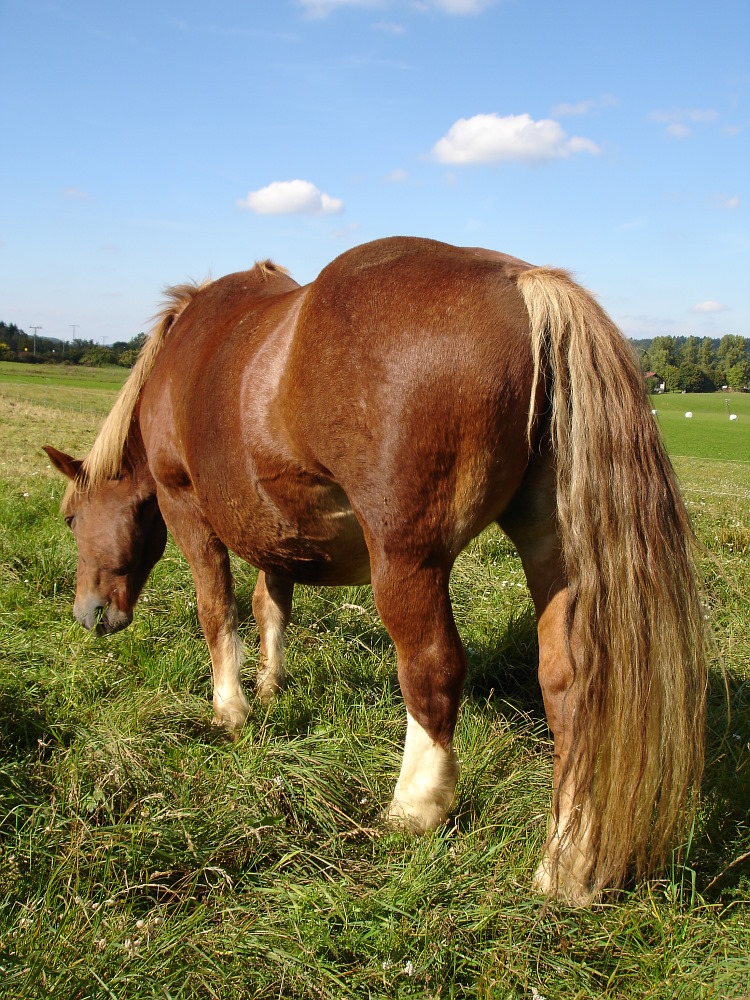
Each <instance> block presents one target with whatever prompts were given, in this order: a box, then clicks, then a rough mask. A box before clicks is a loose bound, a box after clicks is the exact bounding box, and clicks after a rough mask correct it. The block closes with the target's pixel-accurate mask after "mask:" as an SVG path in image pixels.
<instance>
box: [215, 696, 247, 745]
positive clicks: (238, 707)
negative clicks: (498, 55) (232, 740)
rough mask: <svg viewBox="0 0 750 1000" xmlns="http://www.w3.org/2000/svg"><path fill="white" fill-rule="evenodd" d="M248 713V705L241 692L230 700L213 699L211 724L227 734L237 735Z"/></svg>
mask: <svg viewBox="0 0 750 1000" xmlns="http://www.w3.org/2000/svg"><path fill="white" fill-rule="evenodd" d="M249 713H250V705H249V704H248V701H247V698H246V697H245V695H244V693H243V692H242V691H240V693H239V694H236V695H234V697H232V698H224V699H222V700H221V701H219V700H218V699H217V698H214V717H213V720H212V721H213V724H214V725H215V726H222V727H223V728H224V729H226V730H227V731H228V732H229V733H233V734H236V733H239V731H240V730H241V729H242V727H243V726H244V725H245V721H246V720H247V717H248V715H249Z"/></svg>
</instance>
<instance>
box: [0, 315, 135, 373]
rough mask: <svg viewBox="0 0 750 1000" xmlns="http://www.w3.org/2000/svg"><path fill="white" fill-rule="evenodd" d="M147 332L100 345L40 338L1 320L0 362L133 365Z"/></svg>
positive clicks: (95, 365)
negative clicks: (129, 338) (126, 339)
mask: <svg viewBox="0 0 750 1000" xmlns="http://www.w3.org/2000/svg"><path fill="white" fill-rule="evenodd" d="M146 339H147V336H146V334H145V333H139V334H138V335H137V336H136V337H133V338H132V339H131V340H128V341H125V340H118V341H117V342H116V343H114V344H107V345H106V346H104V345H103V344H97V343H96V341H94V340H82V339H80V338H78V337H76V338H75V339H74V340H58V339H57V338H55V337H41V336H39V335H37V336H36V337H35V336H34V335H33V334H31V333H26V331H25V330H21V329H19V328H18V327H17V326H16V325H15V323H0V361H26V362H29V363H30V364H68V365H86V366H87V367H91V368H101V367H102V365H123V366H124V367H125V368H130V367H132V365H133V364H134V363H135V359H136V358H137V357H138V352H139V351H140V349H141V347H143V345H144V343H145V342H146Z"/></svg>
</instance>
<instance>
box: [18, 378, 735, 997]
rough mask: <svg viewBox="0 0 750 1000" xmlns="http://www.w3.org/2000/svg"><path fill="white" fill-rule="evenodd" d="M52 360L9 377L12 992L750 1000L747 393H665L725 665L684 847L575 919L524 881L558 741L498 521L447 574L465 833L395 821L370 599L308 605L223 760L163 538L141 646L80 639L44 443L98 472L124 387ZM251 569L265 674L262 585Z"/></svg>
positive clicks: (390, 712) (392, 766)
mask: <svg viewBox="0 0 750 1000" xmlns="http://www.w3.org/2000/svg"><path fill="white" fill-rule="evenodd" d="M8 368H11V369H12V370H11V371H7V369H8ZM22 369H23V370H22ZM37 371H38V369H33V371H32V372H29V371H28V370H26V366H16V365H13V366H10V365H9V366H2V368H0V431H1V432H2V441H3V448H2V453H1V454H0V510H1V511H2V516H1V517H0V545H1V546H2V551H1V555H0V595H1V597H0V644H1V645H0V653H1V654H2V668H0V975H1V976H2V979H1V980H0V994H2V995H3V996H7V997H9V998H14V1000H15V998H18V1000H31V998H37V997H47V996H49V997H54V998H60V1000H74V998H75V1000H84V998H86V1000H88V998H97V1000H98V998H102V1000H103V998H117V1000H126V998H152V997H153V998H157V997H158V998H165V997H166V998H196V1000H197V998H210V997H215V998H222V1000H223V998H251V997H252V998H266V997H267V998H269V1000H270V998H278V997H300V998H301V997H315V998H317V997H320V998H340V997H352V998H361V997H373V998H375V997H377V998H381V997H382V998H386V997H410V996H413V997H430V998H437V997H440V998H453V997H466V998H483V1000H484V998H530V1000H531V998H535V1000H541V998H545V1000H555V998H563V997H564V998H584V997H585V998H588V997H604V996H606V997H634V998H635V997H639V998H640V997H649V998H655V997H659V998H662V997H663V998H672V997H685V998H694V997H695V998H698V997H706V998H708V997H717V998H718V997H722V998H723V997H727V998H740V997H747V996H748V995H750V903H749V901H748V900H749V896H750V815H749V812H750V455H749V454H748V435H749V434H750V409H748V406H747V402H748V401H750V397H730V399H731V402H732V405H733V408H734V406H735V405H736V407H737V409H736V410H735V411H734V412H737V413H738V417H739V419H738V420H737V421H733V422H732V426H731V427H729V423H730V422H729V421H728V419H726V417H725V416H724V417H722V408H724V407H725V404H724V397H721V396H716V397H677V396H675V397H668V396H663V397H658V398H657V402H656V404H655V405H656V408H657V409H658V410H659V411H660V412H659V419H660V422H661V424H662V427H663V429H664V434H665V437H666V440H667V441H668V443H669V446H670V448H671V450H672V454H673V455H674V460H675V466H676V469H677V471H678V474H679V476H680V479H681V482H682V484H683V489H684V493H685V497H686V500H687V503H688V506H689V508H690V511H691V514H692V516H693V519H694V523H695V526H696V530H697V533H698V535H699V538H700V541H701V542H702V543H703V546H704V556H703V560H702V563H703V572H704V577H705V585H706V604H707V612H708V613H709V614H710V616H711V620H712V624H713V628H714V631H715V635H716V644H717V651H718V654H720V656H721V657H722V659H723V664H724V670H725V677H726V686H725V681H724V679H723V677H722V673H721V671H720V669H719V667H718V665H717V664H714V667H713V670H712V680H711V692H710V710H709V751H708V762H707V773H706V779H705V783H704V789H703V798H702V804H701V807H700V810H699V813H698V816H697V819H696V823H695V828H694V831H693V834H692V838H691V841H690V843H689V845H683V848H682V850H681V851H680V852H678V853H676V855H675V859H674V861H673V863H672V864H671V865H669V866H668V868H667V871H666V872H665V873H664V876H663V878H661V879H660V880H657V881H652V882H642V883H638V884H630V885H628V886H626V888H625V889H623V890H619V891H613V892H608V893H606V894H605V896H604V898H603V899H602V901H601V902H599V903H597V904H596V905H595V906H593V907H592V908H590V909H587V910H575V909H570V908H568V907H566V906H564V905H561V904H559V903H549V902H548V903H545V902H544V901H543V900H540V899H539V898H538V897H536V896H534V895H533V894H532V893H531V892H530V884H531V877H532V874H533V871H534V867H535V864H536V861H537V859H538V856H539V853H540V851H541V849H542V845H543V840H544V816H545V814H546V811H547V809H548V807H549V802H550V782H551V768H552V760H551V743H550V739H549V734H548V730H547V727H546V723H545V720H544V714H543V708H542V704H541V697H540V694H539V690H538V686H537V684H536V677H535V672H536V639H535V627H534V618H533V612H532V608H531V604H530V601H529V598H528V595H527V592H526V589H525V585H524V578H523V572H522V570H521V566H520V563H519V561H518V558H517V556H516V554H515V552H514V550H513V548H512V546H511V545H510V544H509V543H508V541H507V540H506V539H504V538H503V536H501V535H500V534H499V533H498V532H496V531H488V532H486V533H485V534H484V535H482V536H481V537H480V538H479V539H478V540H477V541H476V542H475V543H474V544H473V545H472V546H471V548H470V549H469V551H467V552H466V553H465V554H464V555H463V556H462V557H461V559H460V560H459V562H458V564H457V566H456V570H455V572H454V576H453V581H452V596H453V601H454V606H455V613H456V620H457V624H458V627H459V630H460V632H461V635H462V638H463V640H464V643H465V645H466V648H467V651H468V658H469V668H470V670H469V677H468V680H467V685H466V691H465V698H464V703H463V707H462V712H461V717H460V721H459V726H458V729H457V733H456V743H457V750H458V753H459V757H460V761H461V769H462V770H461V779H460V783H459V787H458V793H457V799H456V803H455V808H454V813H453V818H452V821H451V822H450V824H449V825H448V826H447V827H446V828H445V829H443V830H440V831H438V832H437V833H434V834H431V835H428V836H426V837H423V838H414V837H411V836H408V835H406V834H403V833H395V832H392V831H389V830H387V829H386V828H384V827H383V826H382V825H381V823H380V821H379V813H380V810H381V809H382V808H383V807H384V806H385V805H386V804H387V803H388V801H389V798H390V794H391V792H392V788H393V785H394V783H395V780H396V777H397V774H398V768H399V764H400V757H401V750H402V744H403V737H404V733H405V714H404V708H403V703H402V701H401V698H400V694H399V690H398V684H397V681H396V663H395V655H394V652H393V648H392V645H391V643H390V640H389V638H388V636H387V634H386V633H385V631H384V629H383V627H382V625H381V624H380V621H379V619H378V617H377V614H376V612H375V608H374V605H373V601H372V596H371V593H370V591H369V589H368V588H350V589H344V590H333V589H325V588H323V589H321V588H298V589H297V592H296V594H295V605H294V611H293V618H292V624H291V625H290V628H289V634H288V661H287V662H288V673H289V677H290V689H289V691H288V692H286V693H285V694H284V695H283V696H282V697H281V698H279V699H278V700H277V701H276V702H275V703H274V704H273V705H272V706H271V707H270V708H269V709H267V710H266V709H263V708H262V707H261V706H260V705H259V704H253V707H252V711H251V715H250V718H249V720H248V724H247V726H246V728H245V730H244V731H243V733H242V736H241V738H240V739H239V740H238V741H237V742H234V743H233V742H230V741H228V740H227V739H225V738H224V737H223V736H222V734H221V733H219V732H218V731H217V730H216V729H215V728H214V727H212V726H211V725H210V717H211V710H210V704H209V697H210V684H209V668H208V654H207V650H206V647H205V644H204V642H203V639H202V636H201V633H200V629H199V626H198V622H197V617H196V611H195V594H194V590H193V585H192V581H191V578H190V573H189V570H188V568H187V565H186V564H185V561H184V560H183V558H182V556H181V555H180V553H179V552H178V551H177V549H176V548H175V547H174V545H173V544H172V543H171V542H170V544H169V546H168V549H167V552H166V555H165V558H164V559H163V560H162V561H161V562H160V563H159V564H158V566H157V567H156V570H155V571H154V574H153V577H152V579H151V581H150V583H149V585H148V586H147V588H146V591H145V592H144V597H143V599H142V601H141V603H139V606H138V608H137V609H136V615H135V619H134V623H133V625H132V626H131V627H130V628H129V629H127V630H126V631H124V632H121V633H119V634H118V635H115V636H111V637H109V638H107V639H96V638H94V637H92V636H90V635H89V634H87V633H85V632H84V631H83V630H82V629H81V628H80V627H79V626H78V625H77V624H76V623H75V621H74V619H73V617H72V613H71V607H72V602H73V596H74V590H75V568H76V553H75V543H74V540H73V538H72V536H71V535H70V533H69V532H67V530H66V528H65V526H64V524H63V523H62V521H61V519H60V517H59V513H58V505H59V501H60V497H61V494H62V490H63V487H64V484H63V482H62V481H61V480H60V478H59V477H57V476H56V475H53V472H52V470H51V469H50V468H49V464H48V462H47V458H46V455H44V453H43V452H42V451H41V450H40V448H41V445H42V444H47V443H51V444H55V445H56V446H58V447H60V448H63V449H65V450H69V451H72V452H74V453H76V454H83V453H84V452H85V450H86V449H87V448H88V446H89V445H90V444H91V442H92V441H93V438H94V436H95V434H96V431H97V429H98V426H99V424H100V423H101V420H102V417H103V415H104V413H106V411H107V409H108V407H109V405H111V402H112V399H113V395H114V391H115V388H116V385H115V384H114V383H117V377H116V376H119V372H109V373H107V372H104V373H102V372H92V373H87V374H86V375H84V382H85V384H83V385H78V384H75V385H73V384H72V383H71V382H70V381H67V380H68V379H70V378H72V376H71V375H70V374H69V371H70V370H56V371H55V372H53V373H50V370H49V369H47V370H46V371H45V372H44V373H43V374H41V375H37ZM125 374H126V373H125V372H124V371H123V373H122V376H121V377H124V375H125ZM80 376H81V373H80V372H79V371H77V370H76V377H77V378H80ZM108 376H109V377H110V378H111V379H112V382H113V384H112V385H107V384H106V381H107V377H108ZM121 377H120V378H121ZM58 379H59V380H58ZM687 409H692V411H693V413H694V417H693V421H692V422H690V421H685V418H684V416H681V414H684V412H685V410H687ZM724 420H726V425H727V426H726V427H725V426H724ZM681 421H682V422H681ZM683 422H684V423H683ZM686 424H690V426H689V427H686V426H685V425H686ZM666 555H667V556H668V554H666ZM235 570H236V581H237V596H238V604H239V608H240V615H241V619H242V623H243V624H242V630H243V637H244V641H245V643H246V646H247V648H248V653H249V656H248V664H247V681H248V683H251V682H252V677H253V675H254V661H255V658H256V656H257V652H258V641H257V635H256V632H255V629H254V624H253V620H252V614H251V610H250V602H251V594H252V587H253V584H254V581H255V575H256V574H255V571H254V570H252V569H251V568H250V567H248V566H246V565H244V564H242V563H239V562H236V563H235Z"/></svg>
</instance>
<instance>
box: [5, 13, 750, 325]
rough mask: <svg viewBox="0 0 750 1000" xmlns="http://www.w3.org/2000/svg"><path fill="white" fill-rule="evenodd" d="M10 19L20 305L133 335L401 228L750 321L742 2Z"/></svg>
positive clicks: (16, 305) (615, 293)
mask: <svg viewBox="0 0 750 1000" xmlns="http://www.w3.org/2000/svg"><path fill="white" fill-rule="evenodd" d="M0 37H2V39H3V55H2V60H1V68H0V130H1V131H0V135H1V136H2V147H3V155H2V168H1V171H2V172H1V174H0V320H4V321H5V322H13V323H17V324H18V325H19V326H20V327H22V328H25V329H29V327H30V325H31V324H38V325H40V326H41V327H42V328H43V334H44V335H46V336H56V337H63V338H70V337H72V336H73V334H74V332H75V334H76V335H77V336H79V337H84V338H87V339H88V338H92V339H96V340H105V341H107V342H112V341H114V340H128V339H130V337H132V336H134V335H135V334H136V333H138V332H139V331H141V330H143V329H146V328H147V326H148V320H149V317H150V316H151V315H153V313H154V312H155V310H156V308H157V306H158V303H159V301H160V297H161V291H162V289H163V288H164V287H165V286H166V285H169V284H174V283H178V282H181V281H183V280H185V279H186V278H188V277H193V278H203V277H205V276H206V275H207V274H208V273H209V272H210V273H211V274H212V275H213V276H214V277H218V276H219V275H221V274H224V273H227V272H229V271H235V270H241V269H243V268H246V267H249V266H251V265H252V263H253V262H254V261H255V260H257V259H262V258H265V257H272V258H274V259H275V260H277V261H278V262H279V263H281V264H284V265H285V266H287V267H288V268H290V269H291V271H292V274H293V275H294V277H295V278H296V279H297V280H298V281H300V282H306V281H310V280H312V279H313V278H314V277H315V275H316V274H317V273H318V271H319V270H320V269H321V268H322V267H323V266H324V265H325V264H326V263H327V262H328V261H329V260H331V259H332V258H333V257H335V256H336V255H337V254H339V253H341V252H343V251H344V250H346V249H347V248H348V247H350V246H354V245H356V244H358V243H363V242H365V241H367V240H371V239H376V238H378V237H381V236H386V235H394V234H413V235H420V236H430V237H433V238H436V239H440V240H445V241H447V242H451V243H458V244H464V245H472V246H477V245H481V246H487V247H492V248H494V249H497V250H502V251H505V252H507V253H511V254H514V255H515V256H518V257H522V258H524V259H526V260H529V261H532V262H534V263H537V264H554V265H556V266H561V267H566V268H570V269H571V270H572V271H573V272H574V273H575V275H576V276H577V277H578V279H579V280H580V281H581V282H582V283H583V284H585V285H586V286H587V287H588V288H590V289H591V290H592V291H594V292H595V293H596V294H597V295H598V296H599V298H600V299H601V301H602V302H603V304H604V306H605V308H607V310H608V311H609V312H610V313H611V315H612V316H613V318H614V319H615V321H616V322H617V323H619V325H620V326H621V327H622V328H623V330H624V331H625V332H626V333H627V334H628V335H629V336H633V337H650V336H656V335H660V334H696V335H698V336H706V335H708V336H721V335H723V334H724V333H737V334H741V335H742V336H746V337H748V336H750V294H749V285H750V282H749V281H748V274H749V273H750V228H749V226H748V206H750V190H748V185H749V182H750V4H748V2H747V0H714V2H713V3H710V4H707V3H705V2H701V3H696V2H692V0H688V2H682V3H672V2H658V0H651V2H649V3H645V2H640V0H631V2H629V3H623V2H617V3H607V2H603V0H596V2H589V0H579V2H568V3H565V2H556V3H553V2H550V0H546V2H542V0H494V2H493V0H273V2H269V0H267V2H263V3H260V2H249V0H245V2H239V0H212V2H210V3H209V2H197V0H181V2H173V0H152V2H150V3H145V2H141V0H131V2H128V3H124V2H104V3H102V2H101V0H98V2H96V3H94V2H80V0H65V2H43V0H0ZM73 327H75V331H74V329H73Z"/></svg>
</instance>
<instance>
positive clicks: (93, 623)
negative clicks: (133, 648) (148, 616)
mask: <svg viewBox="0 0 750 1000" xmlns="http://www.w3.org/2000/svg"><path fill="white" fill-rule="evenodd" d="M73 614H74V616H75V619H76V621H77V622H78V623H79V624H80V625H83V627H84V628H85V629H86V630H87V631H88V632H92V631H93V632H96V634H97V635H112V633H113V632H120V631H121V630H122V629H124V628H127V627H128V625H130V623H131V622H132V620H133V613H132V611H131V612H127V611H120V610H119V609H118V608H115V607H113V605H111V604H108V605H106V606H104V605H101V604H94V603H88V604H83V605H79V604H78V602H76V604H75V605H74V606H73Z"/></svg>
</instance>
